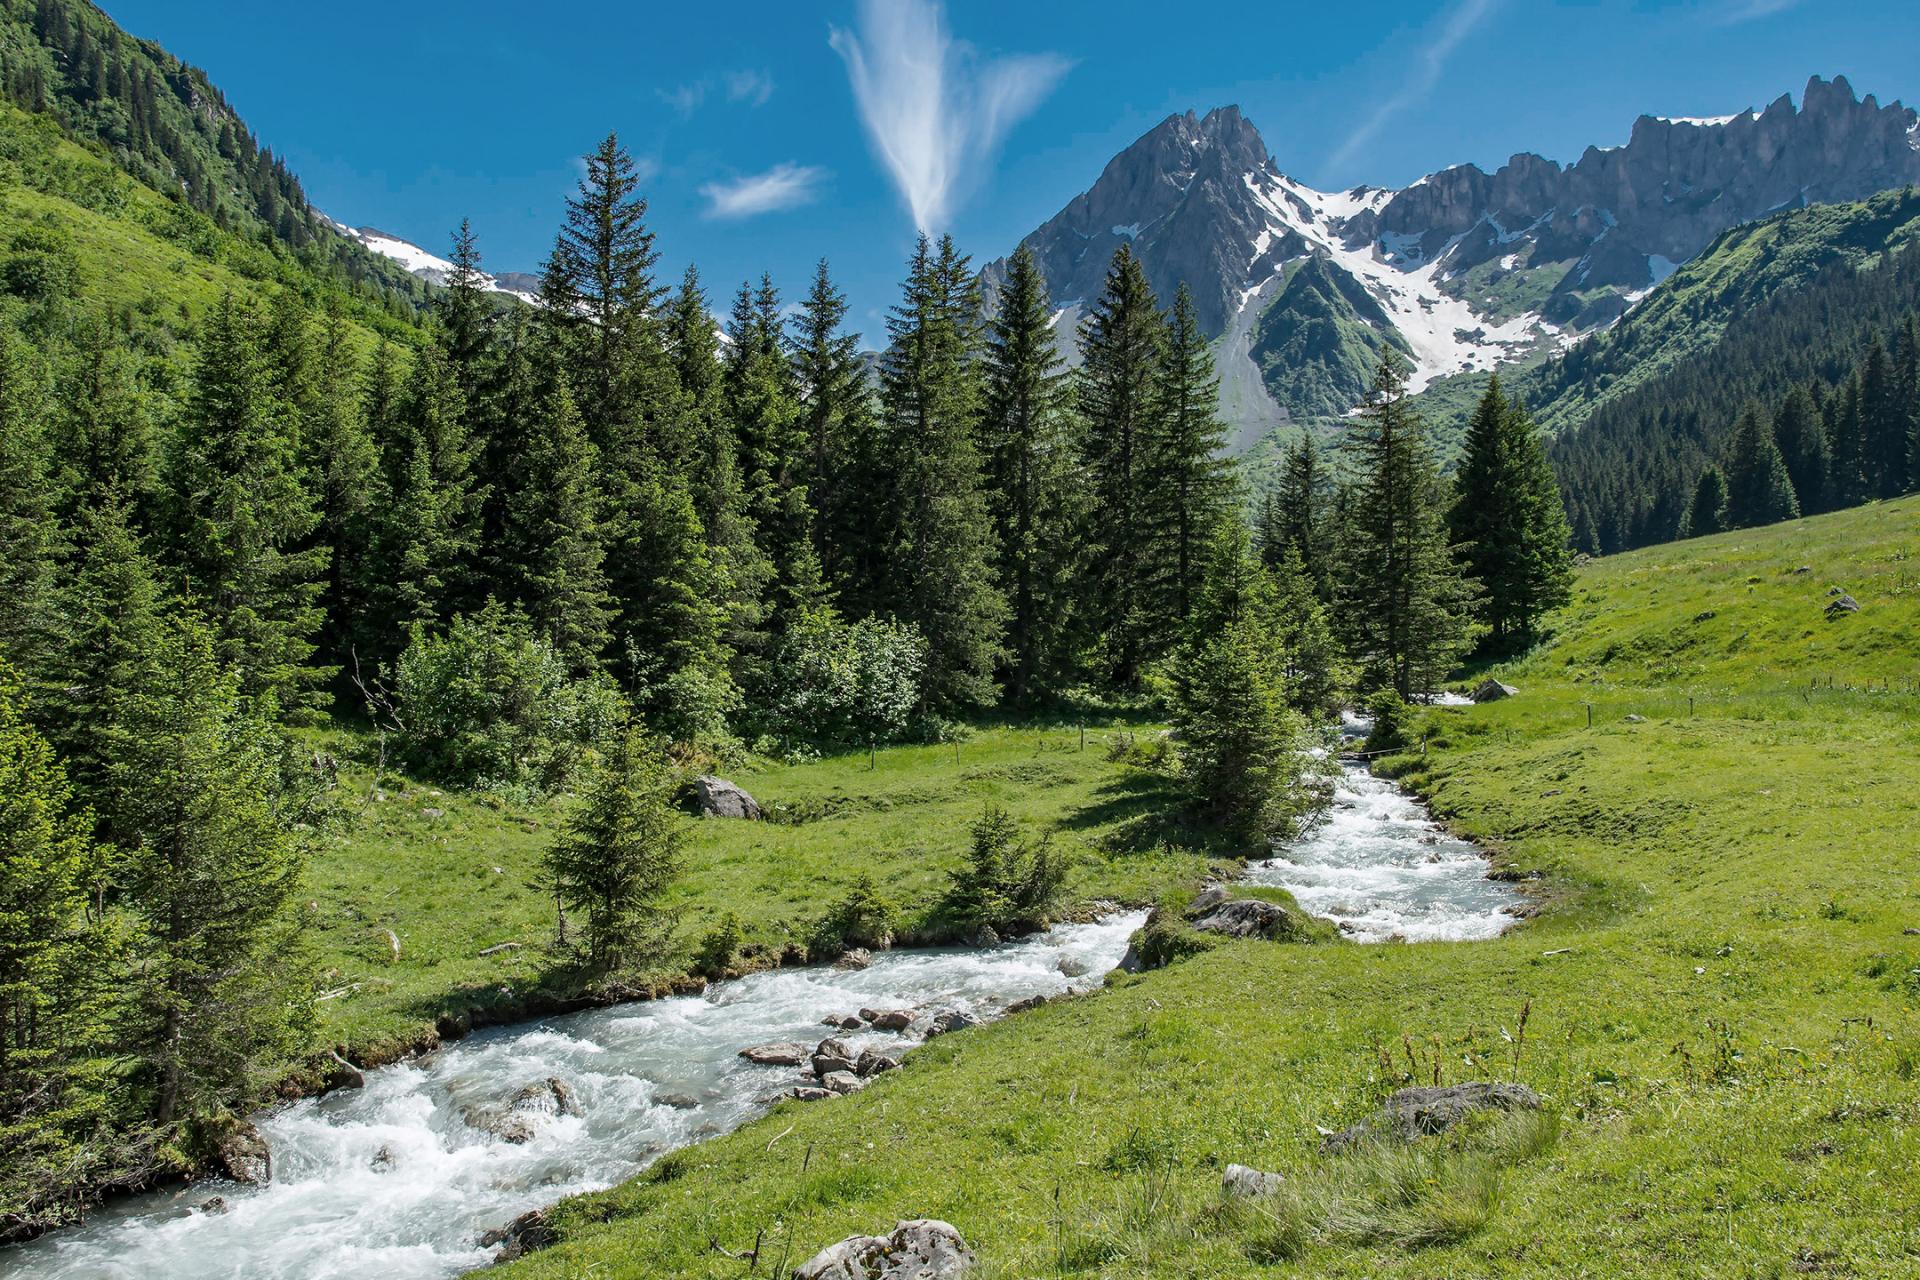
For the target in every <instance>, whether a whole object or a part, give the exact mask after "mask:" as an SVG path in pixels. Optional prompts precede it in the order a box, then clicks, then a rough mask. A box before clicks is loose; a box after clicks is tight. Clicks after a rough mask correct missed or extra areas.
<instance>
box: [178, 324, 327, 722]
mask: <svg viewBox="0 0 1920 1280" xmlns="http://www.w3.org/2000/svg"><path fill="white" fill-rule="evenodd" d="M259 324H260V322H259V318H258V317H257V316H256V315H255V314H254V313H253V312H252V311H251V310H249V309H247V308H246V307H245V306H243V305H242V304H241V303H239V302H237V301H235V299H234V298H233V296H232V295H231V294H228V295H226V296H225V297H223V298H222V299H221V301H220V303H219V305H218V306H216V307H215V308H214V309H213V310H212V311H211V312H210V313H209V314H208V316H207V319H206V322H205V326H204V329H203V332H202V334H201V337H200V343H199V352H198V356H197V359H196V362H195V368H194V379H193V392H192V397H191V400H190V402H189V405H188V408H187V418H186V422H185V424H184V426H183V429H182V430H181V431H180V432H179V433H178V435H177V437H176V441H175V448H174V455H173V458H172V466H171V476H170V477H169V479H170V488H171V492H172V500H173V503H174V519H173V528H174V537H173V545H174V549H175V562H176V563H177V565H178V567H179V571H180V574H181V578H182V586H183V588H184V590H185V592H186V594H187V595H189V596H190V597H191V598H193V599H194V600H196V601H198V602H200V605H201V607H203V608H204V609H205V610H206V612H207V615H208V619H209V621H210V622H211V624H212V627H213V632H214V635H215V637H216V639H217V643H218V645H219V652H220V655H221V661H222V662H223V663H224V664H226V665H229V666H231V667H233V668H234V669H235V670H236V671H237V672H238V674H239V679H240V682H241V687H242V688H243V689H244V690H245V691H246V693H247V694H249V695H251V696H259V695H263V694H271V695H272V696H273V697H274V698H275V699H276V700H277V701H278V703H279V705H280V708H281V710H282V711H283V712H284V713H288V714H295V713H306V712H310V711H311V710H312V709H313V708H315V707H317V706H319V705H321V704H322V703H323V702H324V701H325V697H324V695H323V694H322V693H321V692H320V690H319V688H318V686H319V685H320V684H321V683H322V682H323V681H324V680H325V679H326V678H327V676H328V674H329V673H328V671H327V670H326V669H325V668H323V667H320V666H318V665H316V664H315V663H314V662H313V654H314V647H315V646H314V636H315V633H316V632H317V631H318V630H319V626H320V622H321V613H320V606H319V601H320V596H321V592H322V591H323V590H324V588H325V585H326V579H325V575H326V571H327V552H326V549H325V548H324V547H316V546H313V545H311V543H310V541H309V540H310V538H311V537H312V535H313V533H314V531H315V529H316V527H317V526H318V524H319V516H318V513H317V512H316V511H315V510H314V504H313V498H312V495H311V493H310V492H309V490H308V487H307V481H306V477H305V475H304V474H303V473H302V471H301V469H300V466H299V458H298V455H297V453H296V451H295V440H294V438H293V435H294V433H293V430H292V424H291V423H290V422H289V414H290V412H291V409H290V407H289V406H288V405H287V404H286V403H285V402H284V401H282V400H279V399H277V398H276V397H275V396H274V395H273V392H272V389H271V386H270V384H269V380H268V379H269V371H268V367H267V363H266V361H265V359H264V358H263V356H262V354H261V350H260V344H259V338H258V330H259Z"/></svg>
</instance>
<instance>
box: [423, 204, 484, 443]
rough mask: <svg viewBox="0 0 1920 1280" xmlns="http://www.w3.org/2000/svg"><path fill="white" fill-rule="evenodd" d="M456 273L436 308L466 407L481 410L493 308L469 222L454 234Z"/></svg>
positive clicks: (463, 221)
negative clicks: (489, 300)
mask: <svg viewBox="0 0 1920 1280" xmlns="http://www.w3.org/2000/svg"><path fill="white" fill-rule="evenodd" d="M448 260H449V261H450V262H451V263H452V264H453V270H452V271H450V272H448V273H447V278H446V281H445V282H444V286H443V287H444V288H445V292H444V293H442V294H441V295H440V297H439V299H438V300H437V302H438V305H437V307H436V308H435V309H436V310H437V311H438V313H439V317H440V331H441V333H442V335H443V338H442V344H443V345H444V347H445V348H446V353H447V363H448V364H449V365H450V366H451V367H452V369H453V376H454V379H455V381H457V382H458V383H459V384H460V391H461V394H462V396H463V397H464V398H465V400H466V403H467V404H468V406H470V407H471V408H474V409H477V408H478V406H479V404H480V401H481V399H482V397H483V394H484V392H485V389H486V385H487V380H488V378H487V374H488V371H487V362H488V356H489V332H488V329H489V323H488V322H489V317H490V316H491V315H492V312H493V307H492V305H491V304H490V303H489V302H488V300H487V295H486V291H485V290H484V289H483V288H482V282H483V281H484V280H485V279H486V277H485V275H484V274H483V273H482V272H481V270H480V246H479V242H478V240H477V239H476V238H475V236H474V234H473V226H472V224H471V223H470V222H468V221H467V219H465V218H462V219H460V229H459V230H458V231H456V232H454V233H453V251H452V253H451V255H450V256H449V259H448Z"/></svg>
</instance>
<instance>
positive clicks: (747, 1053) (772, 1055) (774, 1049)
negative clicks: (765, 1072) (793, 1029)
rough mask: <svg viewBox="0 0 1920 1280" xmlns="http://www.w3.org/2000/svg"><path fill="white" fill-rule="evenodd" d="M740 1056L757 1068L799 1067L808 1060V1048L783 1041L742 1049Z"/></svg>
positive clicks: (789, 1041)
mask: <svg viewBox="0 0 1920 1280" xmlns="http://www.w3.org/2000/svg"><path fill="white" fill-rule="evenodd" d="M740 1056H741V1057H743V1058H745V1059H746V1060H747V1061H748V1062H751V1063H753V1064H754V1065H755V1066H757V1067H797V1066H799V1065H800V1064H801V1063H803V1062H805V1061H806V1060H807V1046H805V1045H803V1044H795V1043H794V1042H793V1041H791V1040H783V1041H780V1042H779V1043H777V1044H756V1045H754V1046H752V1047H751V1048H746V1049H742V1050H741V1051H740Z"/></svg>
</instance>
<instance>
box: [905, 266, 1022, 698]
mask: <svg viewBox="0 0 1920 1280" xmlns="http://www.w3.org/2000/svg"><path fill="white" fill-rule="evenodd" d="M979 314H980V300H979V295H978V290H977V287H976V286H975V284H974V281H973V278H972V276H971V274H970V271H969V268H968V262H967V259H966V258H965V257H964V256H962V255H961V253H960V252H959V250H958V249H957V248H956V247H955V246H954V243H953V238H952V237H951V236H943V237H942V238H941V240H940V245H939V248H938V249H937V250H936V249H935V248H934V246H933V245H932V244H931V243H930V242H929V241H928V239H927V237H926V236H924V235H922V236H921V237H920V240H919V243H918V244H917V245H916V246H915V249H914V253H913V258H912V259H911V261H910V263H909V266H908V270H907V280H906V283H905V285H904V287H903V290H902V298H901V301H900V302H899V303H898V304H896V305H895V307H894V308H893V311H892V313H891V314H890V315H889V317H888V319H887V337H888V342H887V350H886V354H885V355H884V356H883V357H882V362H881V406H882V412H883V414H884V422H883V428H882V429H883V430H884V432H885V436H886V449H887V466H888V469H889V471H890V473H891V475H892V477H893V480H894V484H895V486H896V487H895V490H894V494H893V495H892V502H891V503H890V504H889V507H888V509H887V510H886V515H887V516H888V517H890V518H891V522H892V527H891V529H890V533H891V539H890V551H889V554H888V562H889V570H890V572H889V575H888V588H887V589H888V591H889V593H890V595H891V597H892V600H893V609H894V612H895V613H896V614H897V615H898V616H899V617H900V618H901V619H902V620H903V621H906V622H911V623H913V624H914V625H915V626H917V627H918V628H919V629H920V633H921V635H922V636H924V637H925V638H926V641H927V672H926V676H927V696H928V701H929V705H930V706H931V707H932V708H933V709H934V710H935V711H937V712H939V713H942V714H953V713H957V712H964V711H967V710H970V709H973V708H976V707H983V706H990V705H992V703H993V701H994V698H995V696H996V690H995V687H994V682H993V673H994V670H995V668H996V667H997V666H998V665H999V662H1000V658H1001V655H1002V653H1003V649H1002V640H1003V633H1004V630H1005V626H1006V614H1007V606H1006V600H1005V598H1004V597H1003V596H1002V595H1001V593H1000V590H999V587H998V585H997V584H996V583H995V581H994V574H993V557H994V545H993V521H992V516H991V514H990V513H989V511H988V509H987V501H986V493H985V489H984V485H983V483H982V476H981V464H980V456H979V450H978V448H977V447H976V445H975V431H976V425H977V424H976V418H977V416H978V414H979V409H980V370H979V367H978V366H979V361H978V351H977V346H978V324H979V320H978V317H979Z"/></svg>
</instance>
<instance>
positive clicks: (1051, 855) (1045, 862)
mask: <svg viewBox="0 0 1920 1280" xmlns="http://www.w3.org/2000/svg"><path fill="white" fill-rule="evenodd" d="M1019 835H1020V826H1019V824H1018V823H1017V822H1015V821H1014V818H1013V815H1012V814H1010V813H1008V812H1007V811H1006V810H1004V809H1000V808H996V807H994V806H993V805H988V806H987V809H986V811H985V812H984V813H982V814H981V815H980V820H979V821H978V822H975V823H974V824H973V844H972V847H971V848H970V849H969V850H968V851H967V861H966V863H965V865H963V866H962V867H961V868H960V869H959V870H958V871H955V872H954V873H953V881H952V886H951V887H950V888H949V889H948V890H947V897H946V901H945V902H944V903H943V904H942V913H943V914H945V915H946V916H947V917H948V918H949V919H951V920H953V921H954V922H955V923H957V924H961V925H965V926H978V925H987V926H988V927H990V928H992V929H994V930H996V931H998V932H1003V933H1004V932H1008V931H1017V930H1020V929H1026V928H1033V927H1037V926H1039V925H1042V924H1044V923H1046V919H1047V916H1048V914H1049V913H1050V912H1051V911H1052V910H1053V908H1054V906H1055V905H1057V904H1058V902H1059V900H1060V894H1061V891H1062V890H1063V889H1064V888H1065V887H1066V880H1067V859H1066V856H1065V855H1064V854H1062V853H1060V852H1058V851H1057V850H1055V849H1054V847H1053V842H1052V840H1051V839H1050V838H1049V837H1046V836H1042V837H1041V838H1040V840H1039V841H1038V842H1029V841H1022V840H1021V839H1020V838H1019Z"/></svg>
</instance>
